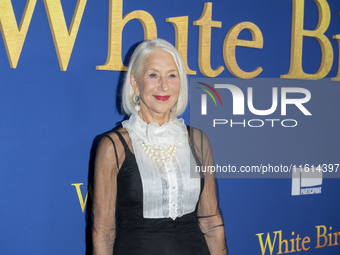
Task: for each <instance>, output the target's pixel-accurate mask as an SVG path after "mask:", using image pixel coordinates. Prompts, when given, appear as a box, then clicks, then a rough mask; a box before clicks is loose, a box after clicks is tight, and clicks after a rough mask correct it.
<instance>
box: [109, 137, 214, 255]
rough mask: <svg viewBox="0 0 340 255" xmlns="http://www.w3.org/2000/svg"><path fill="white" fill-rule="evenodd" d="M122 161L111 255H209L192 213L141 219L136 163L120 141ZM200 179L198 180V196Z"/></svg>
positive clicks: (140, 199)
mask: <svg viewBox="0 0 340 255" xmlns="http://www.w3.org/2000/svg"><path fill="white" fill-rule="evenodd" d="M115 133H116V134H117V135H118V136H119V139H120V140H121V142H122V144H123V145H124V148H125V160H124V162H123V164H122V166H121V168H120V170H119V173H118V177H117V216H118V225H117V234H116V239H115V243H114V251H113V254H114V255H160V254H161V255H210V253H209V250H208V246H207V244H206V241H205V238H204V235H203V233H202V231H201V229H200V227H199V225H198V219H197V205H196V210H195V211H194V212H192V213H189V214H186V215H183V216H182V217H178V218H176V219H175V220H173V219H171V218H162V219H146V218H143V189H142V181H141V177H140V174H139V170H138V166H137V162H136V159H135V156H134V154H133V153H132V152H131V151H130V149H129V147H128V145H127V144H126V142H125V140H124V138H123V137H122V136H121V134H120V133H119V132H115ZM203 185H204V179H203V178H202V179H201V192H202V190H203Z"/></svg>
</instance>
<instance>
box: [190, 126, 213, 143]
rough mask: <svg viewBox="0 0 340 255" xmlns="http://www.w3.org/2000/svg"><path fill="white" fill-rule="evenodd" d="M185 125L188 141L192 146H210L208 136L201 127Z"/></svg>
mask: <svg viewBox="0 0 340 255" xmlns="http://www.w3.org/2000/svg"><path fill="white" fill-rule="evenodd" d="M186 126H187V129H188V133H189V137H190V143H191V144H192V145H194V146H199V147H200V145H208V146H210V142H209V138H208V136H207V135H206V134H205V133H204V131H202V130H201V129H198V128H195V127H192V126H188V125H186Z"/></svg>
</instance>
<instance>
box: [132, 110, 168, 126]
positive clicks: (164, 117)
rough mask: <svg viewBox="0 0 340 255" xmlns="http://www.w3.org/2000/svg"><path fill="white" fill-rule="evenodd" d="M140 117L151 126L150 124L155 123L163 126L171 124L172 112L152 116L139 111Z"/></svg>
mask: <svg viewBox="0 0 340 255" xmlns="http://www.w3.org/2000/svg"><path fill="white" fill-rule="evenodd" d="M138 115H139V117H140V118H141V119H142V120H143V121H144V122H145V123H147V124H149V123H150V122H155V123H157V124H158V125H160V126H161V125H163V124H164V123H167V122H169V120H170V111H169V112H168V113H165V114H158V113H153V114H150V113H147V112H145V111H139V112H138Z"/></svg>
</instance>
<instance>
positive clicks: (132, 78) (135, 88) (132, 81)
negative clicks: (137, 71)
mask: <svg viewBox="0 0 340 255" xmlns="http://www.w3.org/2000/svg"><path fill="white" fill-rule="evenodd" d="M130 84H131V86H132V89H133V91H134V92H135V94H137V95H139V89H138V85H137V80H136V76H135V75H133V74H130Z"/></svg>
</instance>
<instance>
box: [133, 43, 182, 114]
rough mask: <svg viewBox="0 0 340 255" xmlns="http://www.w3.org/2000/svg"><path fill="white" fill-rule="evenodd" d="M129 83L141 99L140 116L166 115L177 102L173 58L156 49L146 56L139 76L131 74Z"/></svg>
mask: <svg viewBox="0 0 340 255" xmlns="http://www.w3.org/2000/svg"><path fill="white" fill-rule="evenodd" d="M130 82H131V85H132V87H133V90H134V92H135V93H136V94H137V95H139V96H140V98H141V101H140V107H141V108H140V113H141V114H142V115H143V114H147V115H149V116H155V114H156V116H157V114H159V115H163V116H165V115H168V114H170V109H171V108H172V107H173V106H174V105H175V103H176V102H177V100H178V95H179V90H180V78H179V72H178V69H177V66H176V63H175V61H174V59H173V57H172V56H171V55H170V54H169V53H167V52H165V51H163V50H159V49H157V50H155V51H153V52H151V53H149V54H148V55H146V57H145V58H144V60H143V62H142V66H141V67H140V72H139V74H138V75H137V76H134V75H132V74H131V76H130Z"/></svg>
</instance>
